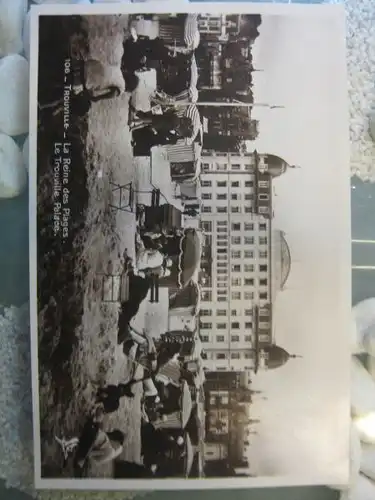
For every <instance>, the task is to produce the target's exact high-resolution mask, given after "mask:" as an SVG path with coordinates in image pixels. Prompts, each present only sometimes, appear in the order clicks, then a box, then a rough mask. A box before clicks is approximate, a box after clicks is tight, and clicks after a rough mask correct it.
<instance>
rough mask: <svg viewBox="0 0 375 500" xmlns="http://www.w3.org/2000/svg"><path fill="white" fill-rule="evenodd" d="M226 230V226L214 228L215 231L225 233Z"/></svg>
mask: <svg viewBox="0 0 375 500" xmlns="http://www.w3.org/2000/svg"><path fill="white" fill-rule="evenodd" d="M227 231H228V228H226V227H218V228H216V232H217V233H225V234H226V233H227Z"/></svg>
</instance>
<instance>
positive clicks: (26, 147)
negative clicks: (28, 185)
mask: <svg viewBox="0 0 375 500" xmlns="http://www.w3.org/2000/svg"><path fill="white" fill-rule="evenodd" d="M22 156H23V164H24V166H25V168H26V170H29V136H27V137H26V140H25V142H24V143H23V147H22Z"/></svg>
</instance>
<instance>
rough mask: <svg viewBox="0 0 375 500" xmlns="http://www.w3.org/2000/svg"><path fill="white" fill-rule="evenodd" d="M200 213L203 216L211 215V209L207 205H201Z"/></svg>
mask: <svg viewBox="0 0 375 500" xmlns="http://www.w3.org/2000/svg"><path fill="white" fill-rule="evenodd" d="M202 212H203V213H204V214H210V213H211V207H208V206H207V205H203V207H202Z"/></svg>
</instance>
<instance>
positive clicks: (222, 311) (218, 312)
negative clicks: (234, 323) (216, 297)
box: [216, 309, 227, 316]
mask: <svg viewBox="0 0 375 500" xmlns="http://www.w3.org/2000/svg"><path fill="white" fill-rule="evenodd" d="M226 315H227V311H226V309H216V316H226Z"/></svg>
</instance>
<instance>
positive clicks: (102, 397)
mask: <svg viewBox="0 0 375 500" xmlns="http://www.w3.org/2000/svg"><path fill="white" fill-rule="evenodd" d="M148 379H149V376H147V377H145V378H141V379H132V380H130V381H129V382H127V383H125V384H123V383H120V384H118V385H114V384H109V385H107V386H106V387H101V388H99V389H98V392H97V402H98V403H99V404H101V405H102V406H103V411H104V412H105V413H113V412H115V411H117V410H118V409H119V407H120V399H121V398H123V397H128V398H134V393H133V391H132V387H133V385H135V384H137V383H138V382H146V381H147V380H148Z"/></svg>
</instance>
